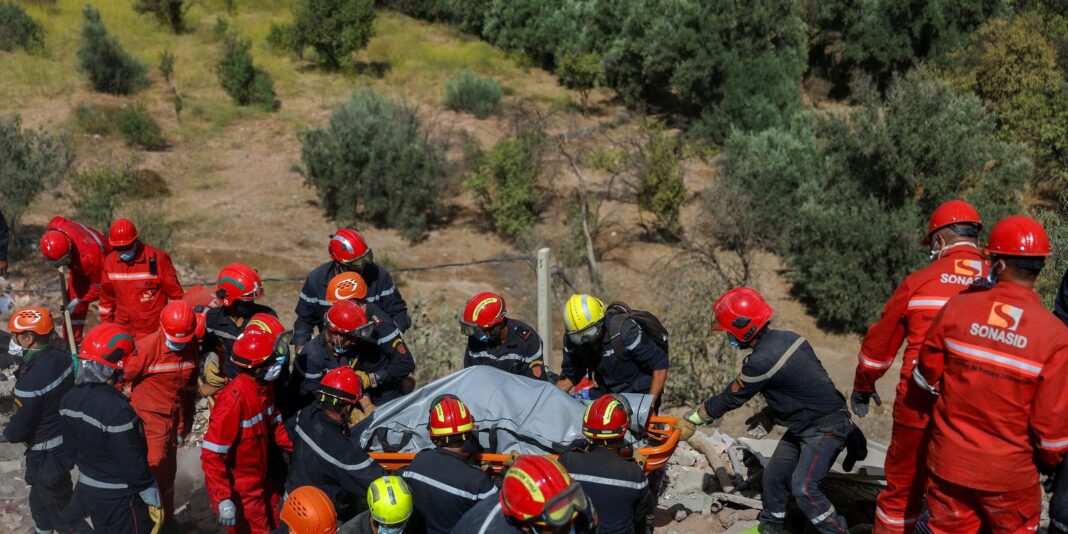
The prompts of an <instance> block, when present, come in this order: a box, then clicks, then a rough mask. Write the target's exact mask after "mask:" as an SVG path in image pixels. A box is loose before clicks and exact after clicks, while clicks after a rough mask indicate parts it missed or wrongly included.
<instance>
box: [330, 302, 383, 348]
mask: <svg viewBox="0 0 1068 534" xmlns="http://www.w3.org/2000/svg"><path fill="white" fill-rule="evenodd" d="M323 318H324V319H325V321H324V322H325V323H326V330H327V331H328V332H330V333H332V334H341V335H344V336H355V337H360V338H365V339H366V338H368V337H369V336H370V335H371V329H372V328H374V325H373V324H371V323H369V322H367V312H365V311H363V308H362V307H361V306H360V305H359V304H356V303H355V302H353V301H351V300H343V301H341V302H335V303H334V304H333V305H331V306H330V309H329V310H326V315H325V316H324V317H323Z"/></svg>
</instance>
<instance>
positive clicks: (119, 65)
mask: <svg viewBox="0 0 1068 534" xmlns="http://www.w3.org/2000/svg"><path fill="white" fill-rule="evenodd" d="M82 15H83V16H84V17H85V23H84V25H83V26H82V46H81V48H79V49H78V65H79V66H80V67H81V69H82V71H84V72H85V73H86V74H87V75H88V76H89V81H90V83H92V85H93V89H94V90H96V91H100V92H102V93H111V94H115V95H128V94H130V93H133V92H135V91H137V90H139V89H142V88H144V87H146V86H147V85H148V78H146V77H145V73H146V72H147V70H148V69H147V68H146V67H145V64H144V63H141V62H140V61H138V60H137V59H135V58H134V57H133V56H131V55H130V54H128V53H127V52H126V51H125V50H123V49H122V46H121V45H119V41H118V40H117V39H115V38H114V37H112V36H111V35H109V34H108V30H107V27H105V26H104V22H103V21H102V20H101V19H100V12H99V11H97V10H96V8H94V7H93V6H91V5H86V6H85V8H84V9H83V10H82Z"/></svg>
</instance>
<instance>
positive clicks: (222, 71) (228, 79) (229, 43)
mask: <svg viewBox="0 0 1068 534" xmlns="http://www.w3.org/2000/svg"><path fill="white" fill-rule="evenodd" d="M251 48H252V42H251V41H248V40H244V39H241V38H240V37H237V36H236V35H227V36H226V37H225V38H223V57H222V59H220V60H219V63H218V65H216V67H215V72H216V74H218V76H219V83H220V84H222V87H223V90H224V91H226V94H228V95H230V98H231V99H233V101H234V102H235V103H236V104H237V105H239V106H249V105H254V106H256V107H259V108H262V109H264V110H267V111H273V110H276V109H278V106H279V103H278V100H277V99H276V98H275V94H274V81H273V80H272V79H271V75H270V74H267V72H266V71H264V70H263V69H261V68H259V67H257V66H255V64H253V62H252V54H251V53H249V49H251Z"/></svg>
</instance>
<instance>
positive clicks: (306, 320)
mask: <svg viewBox="0 0 1068 534" xmlns="http://www.w3.org/2000/svg"><path fill="white" fill-rule="evenodd" d="M329 251H330V261H328V262H326V263H324V264H322V265H320V266H318V267H316V268H315V269H314V270H312V272H310V273H308V277H307V279H305V280H304V287H303V288H301V290H300V298H299V299H298V300H297V309H296V312H297V321H296V323H294V325H293V332H294V335H293V344H294V345H296V346H297V350H298V352H299V350H300V348H301V347H303V346H304V344H305V343H307V342H308V341H309V340H310V339H311V338H312V333H313V332H312V330H313V329H315V328H320V330H321V327H322V325H323V315H324V314H325V313H326V310H327V309H328V308H329V307H330V302H329V301H328V300H327V299H326V286H327V283H329V281H330V279H331V278H333V277H334V276H336V275H337V274H340V273H343V272H346V271H352V272H356V273H359V275H360V276H361V277H362V278H363V280H364V281H366V282H367V296H366V300H367V302H370V303H372V304H375V305H376V306H378V307H379V308H381V309H382V311H384V312H386V313H387V314H388V315H389V316H390V318H392V319H393V321H394V322H395V323H397V326H399V327H400V330H401V332H404V331H405V330H408V327H409V326H411V325H412V320H411V318H409V317H408V304H407V303H406V302H404V298H403V297H402V296H401V294H400V291H399V290H398V289H397V285H396V284H394V283H393V277H392V276H390V274H389V271H387V270H386V268H385V267H382V266H381V265H379V264H377V263H375V262H374V254H373V253H372V251H371V248H370V247H368V246H367V242H366V241H364V240H363V237H362V236H361V235H360V234H359V233H358V232H356V230H352V229H350V228H341V229H339V230H338V231H337V233H335V234H334V235H332V236H330V245H329Z"/></svg>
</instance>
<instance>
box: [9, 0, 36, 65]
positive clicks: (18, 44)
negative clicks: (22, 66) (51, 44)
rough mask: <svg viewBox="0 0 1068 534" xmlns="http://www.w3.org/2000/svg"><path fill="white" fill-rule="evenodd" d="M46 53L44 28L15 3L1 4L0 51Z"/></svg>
mask: <svg viewBox="0 0 1068 534" xmlns="http://www.w3.org/2000/svg"><path fill="white" fill-rule="evenodd" d="M18 48H21V49H23V50H26V51H27V52H31V53H36V54H39V53H43V52H44V28H43V27H41V23H40V22H37V21H36V20H34V19H33V17H31V16H29V15H27V14H26V11H25V10H24V9H22V6H20V5H18V4H16V3H14V2H0V50H3V51H4V52H11V51H13V50H15V49H18Z"/></svg>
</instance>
